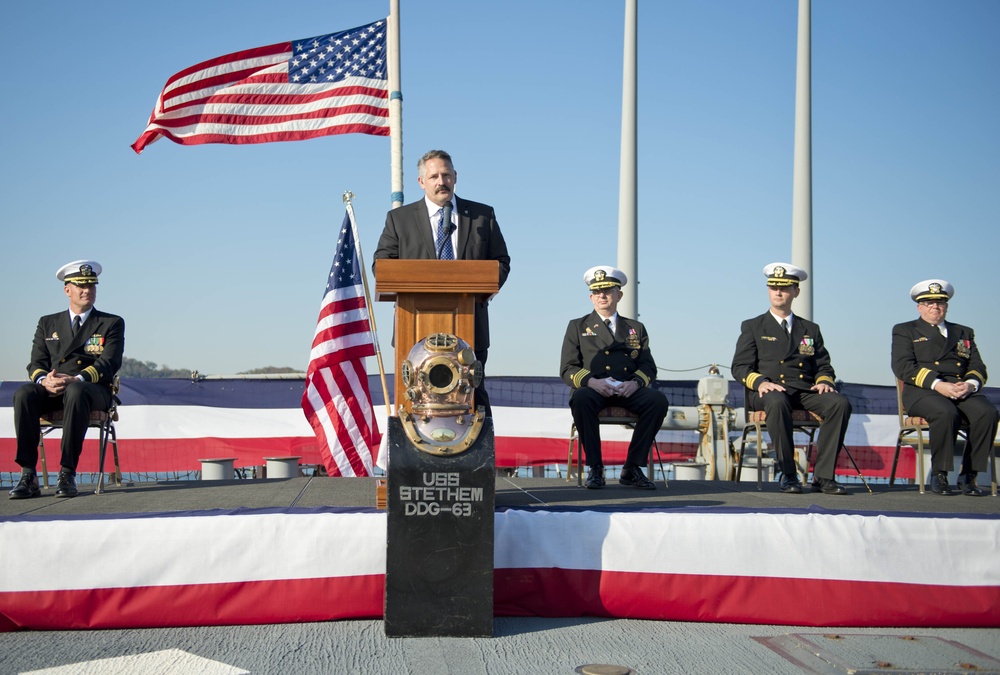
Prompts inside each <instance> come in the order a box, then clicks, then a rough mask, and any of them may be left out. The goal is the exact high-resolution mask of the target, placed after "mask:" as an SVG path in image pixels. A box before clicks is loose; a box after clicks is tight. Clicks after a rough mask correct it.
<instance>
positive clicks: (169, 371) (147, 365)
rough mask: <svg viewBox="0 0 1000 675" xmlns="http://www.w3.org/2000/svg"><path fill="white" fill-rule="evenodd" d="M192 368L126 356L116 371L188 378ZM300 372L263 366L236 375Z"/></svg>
mask: <svg viewBox="0 0 1000 675" xmlns="http://www.w3.org/2000/svg"><path fill="white" fill-rule="evenodd" d="M194 370H195V369H193V368H170V367H169V366H166V365H164V366H160V365H157V364H156V363H153V362H152V361H140V360H139V359H130V358H129V357H127V356H126V357H125V358H123V359H122V367H121V370H119V371H118V375H119V376H120V377H139V378H163V377H174V378H178V377H182V378H189V377H191V373H192V372H194ZM301 372H302V371H301V370H295V369H294V368H287V367H278V366H265V367H264V368H254V369H253V370H247V371H244V372H242V373H237V375H278V374H283V373H301Z"/></svg>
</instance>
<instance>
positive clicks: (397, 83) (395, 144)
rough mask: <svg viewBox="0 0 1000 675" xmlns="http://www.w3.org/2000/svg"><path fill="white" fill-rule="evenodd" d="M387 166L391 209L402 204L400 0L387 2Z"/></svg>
mask: <svg viewBox="0 0 1000 675" xmlns="http://www.w3.org/2000/svg"><path fill="white" fill-rule="evenodd" d="M386 49H387V50H388V52H389V54H388V56H389V163H390V169H391V171H392V179H391V181H390V182H391V189H392V194H391V195H390V199H391V201H392V208H394V209H395V208H397V207H400V206H402V205H403V90H402V82H401V78H400V70H399V0H389V33H388V34H387V35H386Z"/></svg>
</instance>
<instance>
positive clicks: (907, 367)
mask: <svg viewBox="0 0 1000 675" xmlns="http://www.w3.org/2000/svg"><path fill="white" fill-rule="evenodd" d="M954 294H955V289H954V288H952V285H951V284H949V283H948V282H947V281H945V280H943V279H928V280H926V281H921V282H920V283H918V284H917V285H916V286H914V287H913V288H911V289H910V297H911V298H912V299H913V300H914V301H915V302H916V303H917V313H919V314H920V318H919V319H914V320H913V321H907V322H905V323H900V324H896V325H895V326H894V327H893V329H892V372H893V373H894V374H895V375H896V377H897V378H899V380H900V381H902V382H903V406H904V407H905V408H906V412H907V414H909V415H913V416H915V417H923V418H924V419H926V420H927V423H928V424H929V425H930V432H929V433H930V437H931V491H932V492H936V493H937V494H941V495H950V494H954V493H953V491H952V489H951V486H949V485H948V471H949V470H950V469H951V468H952V467H953V464H952V462H953V461H954V456H955V437H956V436H957V435H958V429H959V427H960V426H961V425H962V423H963V422H964V423H966V424H967V425H968V429H969V435H968V442H967V443H966V444H965V453H964V454H963V456H962V471H961V475H960V476H959V480H958V484H959V488H960V489H961V490H962V492H963V493H965V494H967V495H972V496H976V497H978V496H979V495H982V494H983V491H982V489H981V488H980V487H979V486H978V485H976V474H977V473H978V472H980V471H985V470H986V463H987V459H988V457H989V453H990V446H991V445H992V444H993V439H994V438H995V437H996V434H997V416H998V413H997V409H996V407H995V406H994V405H993V404H992V403H990V401H989V399H988V398H986V396H985V395H983V393H982V392H981V390H982V388H983V385H985V384H986V364H985V363H983V359H982V358H981V357H980V356H979V349H978V348H977V347H976V335H975V333H974V332H973V330H972V329H971V328H969V327H968V326H962V325H960V324H957V323H951V322H950V321H945V320H944V318H945V315H947V314H948V301H949V300H951V297H952V296H953V295H954Z"/></svg>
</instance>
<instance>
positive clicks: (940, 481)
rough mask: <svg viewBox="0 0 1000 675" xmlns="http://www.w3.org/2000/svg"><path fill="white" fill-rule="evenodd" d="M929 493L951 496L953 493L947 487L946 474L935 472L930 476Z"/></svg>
mask: <svg viewBox="0 0 1000 675" xmlns="http://www.w3.org/2000/svg"><path fill="white" fill-rule="evenodd" d="M931 492H933V493H934V494H937V495H953V494H955V491H954V490H952V489H951V486H950V485H948V474H947V473H945V472H944V471H935V472H934V473H933V474H931Z"/></svg>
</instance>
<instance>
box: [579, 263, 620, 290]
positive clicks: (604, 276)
mask: <svg viewBox="0 0 1000 675" xmlns="http://www.w3.org/2000/svg"><path fill="white" fill-rule="evenodd" d="M583 283H585V284H587V287H588V288H590V290H592V291H597V290H600V289H602V288H613V287H615V286H618V287H621V286H624V285H625V284H627V283H628V277H626V276H625V273H624V272H622V271H621V270H620V269H618V268H617V267H611V266H610V265H597V266H596V267H591V268H590V269H589V270H587V271H586V272H584V273H583Z"/></svg>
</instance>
